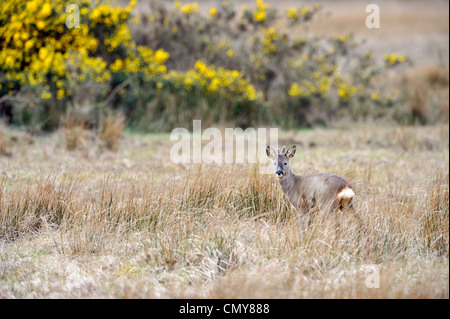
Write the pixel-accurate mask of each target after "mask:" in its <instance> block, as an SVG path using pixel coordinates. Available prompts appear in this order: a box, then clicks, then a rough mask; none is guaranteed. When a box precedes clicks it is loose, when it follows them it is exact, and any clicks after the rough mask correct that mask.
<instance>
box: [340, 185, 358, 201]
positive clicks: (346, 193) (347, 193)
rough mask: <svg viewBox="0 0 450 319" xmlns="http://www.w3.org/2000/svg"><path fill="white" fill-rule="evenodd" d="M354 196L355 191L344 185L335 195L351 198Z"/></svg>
mask: <svg viewBox="0 0 450 319" xmlns="http://www.w3.org/2000/svg"><path fill="white" fill-rule="evenodd" d="M354 196H355V193H354V192H353V190H352V189H351V188H350V187H348V186H347V187H345V188H344V189H343V190H341V192H340V193H339V194H338V195H337V198H352V197H354Z"/></svg>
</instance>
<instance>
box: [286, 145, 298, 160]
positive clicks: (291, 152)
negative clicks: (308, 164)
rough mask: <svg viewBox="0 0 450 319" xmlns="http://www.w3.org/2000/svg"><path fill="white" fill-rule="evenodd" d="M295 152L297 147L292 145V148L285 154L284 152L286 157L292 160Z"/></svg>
mask: <svg viewBox="0 0 450 319" xmlns="http://www.w3.org/2000/svg"><path fill="white" fill-rule="evenodd" d="M296 150H297V147H296V146H295V145H294V146H292V147H290V148H289V149H288V150H287V152H286V156H287V157H288V158H293V157H294V155H295V151H296Z"/></svg>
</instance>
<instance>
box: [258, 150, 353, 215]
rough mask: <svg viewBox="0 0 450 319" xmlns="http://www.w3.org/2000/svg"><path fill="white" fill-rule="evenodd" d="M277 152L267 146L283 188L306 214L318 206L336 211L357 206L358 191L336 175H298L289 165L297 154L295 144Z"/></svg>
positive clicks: (301, 211)
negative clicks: (354, 202)
mask: <svg viewBox="0 0 450 319" xmlns="http://www.w3.org/2000/svg"><path fill="white" fill-rule="evenodd" d="M284 150H285V147H283V150H282V152H281V153H280V152H279V151H278V154H276V153H275V151H274V150H273V149H272V148H270V147H269V146H267V150H266V151H267V155H268V156H269V157H270V158H271V159H272V161H273V163H274V168H275V174H276V176H277V178H278V181H279V183H280V186H281V189H282V190H283V192H284V193H285V194H286V196H287V198H288V199H289V201H290V202H291V204H292V205H293V206H294V207H295V209H296V210H297V211H298V212H299V213H300V214H302V215H306V214H307V213H309V212H310V211H312V210H313V209H315V208H318V209H319V210H321V211H322V212H326V213H332V212H333V211H334V210H336V209H340V210H343V209H350V210H352V211H353V210H354V208H353V197H354V196H355V193H354V192H353V190H352V187H351V186H350V184H349V183H348V182H347V181H346V180H345V179H343V178H342V177H340V176H338V175H336V174H329V173H323V174H315V175H295V174H294V173H292V172H291V169H290V167H289V159H290V158H292V157H293V156H294V154H295V150H296V148H295V145H294V146H293V147H291V148H289V149H288V150H287V151H286V152H284Z"/></svg>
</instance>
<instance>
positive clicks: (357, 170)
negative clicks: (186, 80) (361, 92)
mask: <svg viewBox="0 0 450 319" xmlns="http://www.w3.org/2000/svg"><path fill="white" fill-rule="evenodd" d="M125 2H127V3H128V2H129V1H125ZM125 2H124V3H125ZM235 3H236V4H239V5H241V4H247V5H249V6H250V5H253V6H254V1H253V0H251V1H250V0H248V1H236V2H235ZM267 3H269V4H270V5H271V6H272V7H276V8H277V9H278V10H279V11H282V12H285V10H286V9H288V8H289V7H291V6H298V5H300V4H301V3H305V4H311V2H310V1H304V2H300V1H294V0H283V1H267ZM314 3H315V2H314ZM320 3H322V4H323V10H322V11H321V12H320V13H319V15H318V16H317V17H314V19H313V21H312V22H311V23H310V24H309V26H308V28H307V29H304V28H303V27H302V28H298V29H292V30H290V32H292V33H293V34H296V35H297V34H303V33H308V34H311V33H312V34H315V35H322V34H334V33H335V32H336V33H338V34H342V33H345V32H348V31H351V32H354V34H355V36H356V37H357V38H358V39H366V41H367V42H366V44H365V45H364V46H362V50H366V49H367V48H368V49H370V50H372V51H374V52H375V53H376V54H377V55H378V56H382V55H383V54H385V53H391V52H396V51H399V52H403V53H406V54H407V55H408V56H409V57H410V61H409V62H408V63H410V65H409V68H408V69H406V71H404V72H403V71H402V72H397V71H396V70H393V71H392V72H388V73H387V74H383V76H382V78H381V79H379V80H380V81H382V82H383V83H384V84H385V85H386V86H392V87H398V88H400V90H402V91H405V92H406V93H405V95H406V96H407V97H409V99H407V100H406V102H405V103H404V105H403V107H405V108H410V109H411V110H414V111H415V112H417V113H418V114H421V117H424V118H426V119H427V121H425V122H424V123H437V124H435V125H423V126H418V125H417V126H400V125H399V124H392V123H391V122H389V118H388V119H383V120H377V119H374V120H373V122H370V121H369V122H366V123H350V122H349V121H348V120H347V119H345V120H344V119H343V120H342V121H339V119H336V121H334V122H333V124H332V125H330V126H329V128H328V129H324V128H312V129H305V130H298V131H281V132H280V136H279V137H280V144H281V145H286V146H290V145H292V144H296V145H297V154H296V156H295V157H294V159H293V160H292V161H293V163H291V164H292V170H293V172H294V173H296V174H310V173H316V172H333V173H337V174H339V175H341V176H343V177H344V178H345V179H346V180H347V181H349V182H350V184H351V185H352V186H353V188H354V190H355V193H356V198H355V201H354V203H355V207H356V210H357V212H358V214H359V215H360V216H361V218H362V220H363V228H362V229H361V228H359V227H358V223H357V222H356V221H355V220H354V219H353V218H351V217H350V216H346V215H342V216H338V217H337V218H339V220H340V225H341V226H340V228H336V227H335V222H334V219H333V218H330V216H324V215H322V214H321V213H315V214H314V215H313V218H312V221H311V224H310V225H309V226H307V227H305V226H302V225H300V221H299V216H298V215H297V213H296V211H295V210H294V209H293V208H292V207H291V206H290V204H289V202H288V200H287V198H286V197H285V196H284V194H283V193H282V191H281V189H280V187H279V185H278V182H277V181H276V179H275V177H274V176H272V175H263V174H259V171H258V169H257V167H255V166H251V165H243V164H242V165H201V166H200V165H194V164H189V165H187V164H184V165H181V164H174V163H173V162H172V161H171V160H170V156H169V155H170V149H171V146H172V144H173V142H171V141H170V139H169V134H168V133H160V134H147V135H145V134H137V133H135V132H134V131H129V130H127V129H125V134H124V135H123V136H121V132H122V130H123V126H122V123H121V122H112V123H109V124H105V126H104V127H103V128H104V130H101V132H102V133H101V134H98V133H96V132H94V129H81V128H80V126H78V125H79V123H75V122H73V123H71V122H70V118H69V119H68V121H67V122H66V123H64V124H61V128H60V129H59V130H56V131H54V132H53V133H50V134H45V135H44V134H38V133H36V132H35V131H33V130H32V129H30V128H18V127H9V126H5V125H3V124H1V123H0V298H449V126H448V109H449V105H448V101H449V98H448V97H449V89H448V52H449V45H448V43H449V42H448V32H449V29H448V6H449V5H448V2H444V1H427V2H425V1H414V0H411V1H383V2H381V4H380V8H381V29H378V30H373V29H372V30H369V29H367V28H365V26H364V21H365V18H366V15H367V13H366V12H365V6H366V5H367V4H368V3H370V2H369V1H347V0H343V1H321V2H320ZM167 4H168V5H169V6H173V1H167ZM213 5H215V2H214V3H213V1H199V9H200V11H202V12H205V13H208V12H209V9H210V7H211V6H213ZM139 6H140V4H138V5H137V7H136V8H135V10H140V7H139ZM402 70H405V69H402ZM387 117H388V116H387ZM442 122H443V124H439V123H442ZM105 123H106V122H105ZM188 124H189V123H186V125H188ZM86 126H88V124H86ZM100 128H102V125H100ZM280 130H282V128H280ZM109 149H112V150H109ZM377 276H378V277H377ZM377 278H378V279H379V281H378V283H379V285H375V286H376V287H374V286H373V285H372V284H373V283H374V282H376V281H377V280H376V279H377ZM374 279H375V281H373V280H374Z"/></svg>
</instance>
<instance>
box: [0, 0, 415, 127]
mask: <svg viewBox="0 0 450 319" xmlns="http://www.w3.org/2000/svg"><path fill="white" fill-rule="evenodd" d="M69 4H76V5H77V6H78V9H79V16H80V23H79V28H76V27H75V28H68V27H67V26H66V21H68V20H69V21H71V22H72V21H74V20H72V19H73V14H74V12H73V11H70V10H68V11H69V12H66V9H67V5H69ZM320 10H321V6H320V5H314V6H300V7H292V8H290V9H288V10H287V11H286V12H281V13H280V12H277V11H276V10H275V9H273V8H271V7H270V6H269V5H268V4H266V3H264V1H263V0H257V1H256V3H255V6H254V7H252V8H250V7H248V6H244V7H243V8H242V10H237V9H235V7H234V6H233V5H232V4H231V2H230V1H223V2H221V3H220V4H219V5H218V6H215V7H211V8H209V10H208V12H207V13H206V14H201V13H200V12H199V8H198V4H197V3H182V2H180V1H175V2H174V3H173V6H170V5H169V6H168V5H165V4H163V3H161V2H159V1H156V0H154V1H150V2H142V3H139V4H136V1H135V0H132V1H131V2H130V3H129V4H128V5H127V6H126V7H119V6H117V5H115V4H112V3H110V2H109V1H95V2H92V1H88V0H75V1H63V0H33V1H25V0H19V1H15V0H14V1H13V0H7V1H4V2H3V3H2V7H1V10H0V25H1V26H0V103H2V102H3V103H6V102H8V103H10V102H12V103H13V104H14V115H15V122H16V123H19V124H37V125H39V126H42V127H43V128H54V127H56V126H57V125H58V124H59V122H60V119H61V117H62V116H64V114H65V113H66V112H67V110H68V109H71V111H73V109H75V110H79V111H80V112H84V114H85V117H86V120H87V121H88V122H91V123H94V124H97V125H98V120H99V117H100V114H101V113H103V110H105V109H108V110H109V109H111V108H112V109H115V110H118V111H120V112H122V113H124V115H125V116H126V120H127V124H128V125H131V126H134V127H137V128H139V129H143V130H169V129H171V128H173V127H175V126H186V125H189V123H192V122H191V121H192V119H194V118H197V119H202V120H205V121H209V122H212V123H213V122H215V123H217V122H225V123H233V124H234V125H242V126H249V125H255V124H257V123H260V122H264V123H269V122H272V123H278V124H280V123H282V124H288V125H295V126H298V125H310V124H315V123H320V122H324V123H327V122H328V121H330V119H333V118H335V117H336V116H338V117H339V116H350V115H351V116H353V117H359V116H368V115H371V116H373V115H379V114H385V113H386V111H385V109H387V108H389V107H392V106H393V105H394V104H395V103H396V102H397V100H398V96H397V95H398V92H397V91H395V89H394V90H391V91H389V90H386V89H385V88H383V87H378V86H377V85H376V84H375V81H374V77H375V76H376V75H377V74H378V73H379V72H381V70H382V67H383V63H382V62H383V60H384V64H385V65H384V66H387V67H396V66H397V65H398V64H402V63H404V62H406V61H407V60H408V58H407V56H406V55H403V54H400V53H394V54H386V55H385V56H384V57H382V59H381V58H380V63H378V64H377V61H376V58H375V57H374V55H373V54H372V53H371V52H367V53H365V54H364V53H363V54H360V53H358V52H359V51H357V50H355V49H356V47H357V46H358V43H357V41H356V40H355V39H354V38H353V36H352V35H351V34H344V35H337V36H329V37H323V38H316V37H307V36H306V35H305V34H302V35H301V36H300V37H293V35H292V34H291V33H289V32H288V30H289V28H290V27H292V26H294V25H295V24H301V23H307V21H309V20H311V19H313V18H314V16H315V15H316V14H317V12H318V11H320ZM133 15H134V16H133ZM280 20H283V21H285V22H286V23H285V25H284V26H281V25H280V24H279V22H278V21H280ZM367 110H371V111H370V112H369V111H367ZM373 111H374V112H376V113H373Z"/></svg>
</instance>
